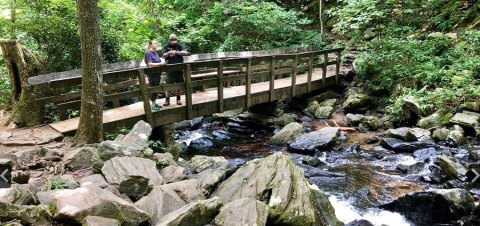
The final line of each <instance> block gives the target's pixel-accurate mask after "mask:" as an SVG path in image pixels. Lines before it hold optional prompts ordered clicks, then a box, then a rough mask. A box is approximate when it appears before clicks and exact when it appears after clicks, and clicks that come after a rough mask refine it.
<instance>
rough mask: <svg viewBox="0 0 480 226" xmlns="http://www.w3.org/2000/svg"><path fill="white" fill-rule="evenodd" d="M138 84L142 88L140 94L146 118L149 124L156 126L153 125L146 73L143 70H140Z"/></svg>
mask: <svg viewBox="0 0 480 226" xmlns="http://www.w3.org/2000/svg"><path fill="white" fill-rule="evenodd" d="M138 84H139V86H140V94H141V95H142V100H143V110H144V111H145V117H146V118H147V122H148V123H149V124H150V125H151V126H155V125H154V124H153V123H154V121H153V115H152V109H151V108H150V99H148V88H147V81H146V80H145V73H143V70H138Z"/></svg>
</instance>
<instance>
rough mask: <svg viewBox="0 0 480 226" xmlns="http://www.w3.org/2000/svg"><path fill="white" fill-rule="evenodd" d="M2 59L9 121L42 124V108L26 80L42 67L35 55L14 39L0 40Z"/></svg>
mask: <svg viewBox="0 0 480 226" xmlns="http://www.w3.org/2000/svg"><path fill="white" fill-rule="evenodd" d="M0 48H1V50H2V54H3V60H4V62H5V66H6V67H7V70H8V76H9V79H10V94H11V97H12V115H11V116H10V121H13V122H14V123H16V124H17V125H19V126H35V125H39V124H42V121H43V108H42V107H41V106H39V105H37V103H36V102H35V93H34V90H33V87H32V86H30V85H29V84H28V82H27V80H28V78H29V77H33V76H37V75H38V74H39V73H40V71H42V70H43V69H44V68H43V67H42V65H41V64H40V63H39V62H38V60H37V59H36V58H35V56H34V55H33V54H32V53H31V52H30V51H28V50H27V49H25V48H23V47H22V46H21V45H20V44H19V43H18V42H17V41H16V40H2V41H0Z"/></svg>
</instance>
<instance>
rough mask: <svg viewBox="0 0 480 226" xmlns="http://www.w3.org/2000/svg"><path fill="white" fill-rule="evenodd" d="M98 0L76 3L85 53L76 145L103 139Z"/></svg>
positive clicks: (81, 40) (78, 0) (78, 1)
mask: <svg viewBox="0 0 480 226" xmlns="http://www.w3.org/2000/svg"><path fill="white" fill-rule="evenodd" d="M97 1H98V0H77V15H78V26H79V29H80V43H81V52H82V101H81V107H80V122H79V125H78V130H77V134H76V135H75V142H76V144H77V145H82V144H88V143H98V142H101V141H102V140H103V122H102V121H103V120H102V116H103V115H102V106H103V77H102V76H103V75H102V52H101V46H100V41H101V40H100V25H99V21H98V20H99V19H98V7H97Z"/></svg>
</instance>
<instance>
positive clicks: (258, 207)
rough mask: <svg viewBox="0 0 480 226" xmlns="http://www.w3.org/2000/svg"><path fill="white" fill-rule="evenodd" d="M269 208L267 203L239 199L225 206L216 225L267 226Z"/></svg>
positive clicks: (216, 219) (216, 220)
mask: <svg viewBox="0 0 480 226" xmlns="http://www.w3.org/2000/svg"><path fill="white" fill-rule="evenodd" d="M238 210H242V211H238ZM267 217H268V207H267V205H265V203H263V202H260V201H258V200H255V199H251V198H244V199H238V200H235V201H233V202H230V203H228V204H226V205H224V206H223V207H222V208H221V209H220V213H219V214H218V215H217V216H216V217H215V225H218V226H237V225H257V226H264V225H266V224H267Z"/></svg>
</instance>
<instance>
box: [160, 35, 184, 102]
mask: <svg viewBox="0 0 480 226" xmlns="http://www.w3.org/2000/svg"><path fill="white" fill-rule="evenodd" d="M162 52H163V58H165V60H166V61H167V63H168V64H179V63H183V56H186V55H187V54H188V52H187V50H186V49H185V46H183V45H182V44H180V43H178V40H177V36H176V35H175V34H171V35H170V37H169V38H168V43H167V45H165V46H164V47H163V51H162ZM184 81H185V78H184V77H183V71H169V72H167V83H168V84H173V83H180V82H184ZM181 92H182V91H181V90H177V91H176V95H177V104H178V105H182V101H181V100H180V95H181V94H182V93H181ZM170 96H171V94H169V93H168V92H167V93H166V99H165V103H164V104H163V106H168V105H170Z"/></svg>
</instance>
